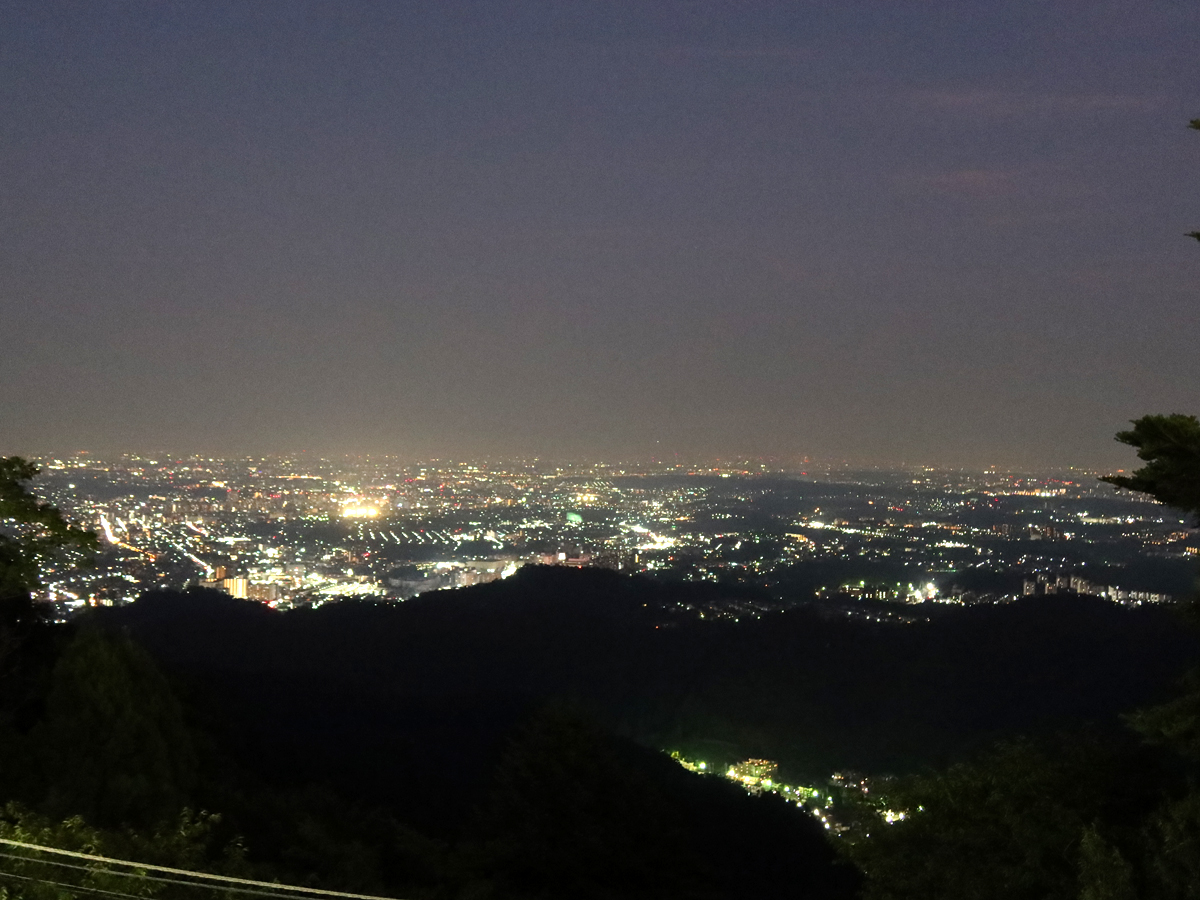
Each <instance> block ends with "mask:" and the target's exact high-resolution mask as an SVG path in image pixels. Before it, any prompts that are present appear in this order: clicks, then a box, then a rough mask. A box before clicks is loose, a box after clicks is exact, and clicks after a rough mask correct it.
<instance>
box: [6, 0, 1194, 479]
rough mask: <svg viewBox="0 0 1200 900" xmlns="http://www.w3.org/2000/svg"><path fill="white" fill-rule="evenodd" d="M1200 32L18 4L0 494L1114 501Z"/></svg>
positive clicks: (1181, 246)
mask: <svg viewBox="0 0 1200 900" xmlns="http://www.w3.org/2000/svg"><path fill="white" fill-rule="evenodd" d="M1197 35H1200V4H1196V3H1181V2H1170V3H1167V2H1161V3H1156V2H1147V0H1141V2H1128V3H1125V2H1055V3H1044V2H1028V3H1016V2H1004V0H988V2H946V3H932V2H929V3H925V2H914V3H896V2H880V3H855V2H846V3H825V4H817V3H811V4H809V3H796V2H786V3H784V2H781V3H759V2H752V0H736V2H728V3H704V2H687V3H658V2H652V0H637V2H628V3H616V2H614V3H604V2H595V3H582V2H581V3H572V2H565V0H558V2H544V3H491V2H472V3H461V4H460V3H454V2H448V0H438V2H430V3H419V4H418V3H412V4H409V3H400V2H387V3H369V2H357V3H345V2H337V3H333V2H331V3H306V2H298V0H288V2H277V3H269V2H255V3H251V2H242V3H221V2H214V0H205V2H202V3H199V2H187V3H172V2H112V3H106V2H99V0H81V2H72V3H66V2H55V0H36V2H32V0H31V2H25V3H17V2H0V88H2V90H0V336H2V352H0V383H2V384H3V392H2V393H0V453H16V452H19V453H40V452H46V451H51V450H55V451H57V450H71V449H77V448H87V449H91V450H93V451H94V452H105V451H113V450H126V449H128V450H135V451H148V450H172V451H174V452H189V451H201V452H211V453H243V452H244V453H250V452H254V453H259V452H289V451H296V450H308V451H311V452H318V453H334V452H392V453H398V454H405V455H409V454H413V455H443V456H444V455H451V456H467V455H473V454H484V453H487V454H505V453H526V454H532V453H540V454H551V455H555V454H558V455H563V454H567V455H584V456H590V457H601V458H603V457H612V456H617V455H620V456H626V457H647V456H649V455H651V454H658V455H667V454H669V453H673V452H680V453H684V454H717V455H728V454H740V453H772V454H796V453H799V454H809V455H812V456H819V457H850V458H852V459H856V460H862V461H873V462H881V463H886V462H899V461H908V462H927V463H948V464H967V465H983V464H988V463H996V464H1000V465H1014V466H1037V465H1050V464H1054V465H1058V464H1063V465H1069V464H1077V465H1093V464H1094V465H1102V466H1103V465H1113V464H1116V465H1120V464H1122V463H1125V462H1128V461H1130V456H1129V454H1128V452H1127V451H1125V450H1123V449H1122V448H1120V447H1119V446H1118V445H1116V444H1115V443H1113V442H1112V434H1113V433H1114V432H1115V431H1116V430H1118V429H1119V428H1121V427H1122V426H1123V424H1124V423H1125V421H1126V420H1128V419H1130V418H1132V417H1135V416H1138V415H1141V414H1143V413H1147V412H1172V411H1178V412H1189V413H1195V412H1200V245H1197V244H1196V242H1195V241H1189V240H1188V239H1187V238H1185V237H1183V234H1184V232H1187V231H1190V230H1193V229H1196V228H1200V133H1198V132H1195V131H1190V130H1189V129H1187V128H1186V123H1187V121H1188V120H1189V119H1191V118H1195V117H1197V116H1200V89H1198V88H1200V52H1197V49H1196V46H1197V44H1196V36H1197Z"/></svg>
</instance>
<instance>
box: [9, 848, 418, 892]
mask: <svg viewBox="0 0 1200 900" xmlns="http://www.w3.org/2000/svg"><path fill="white" fill-rule="evenodd" d="M0 844H8V845H9V846H10V847H20V848H22V849H24V850H40V851H41V852H43V853H54V854H58V855H59V856H70V857H73V858H75V859H86V860H89V861H91V862H103V863H110V864H112V865H117V866H128V867H130V868H133V869H145V870H146V871H149V872H164V873H166V874H168V875H187V876H189V877H191V878H209V879H212V880H213V881H223V882H226V883H228V884H246V885H250V886H251V887H263V888H271V889H273V890H275V891H281V890H283V891H296V892H299V893H302V894H316V895H317V896H320V897H345V898H347V900H396V898H394V897H380V896H378V895H375V894H347V893H344V892H342V891H325V890H321V889H320V888H310V887H301V886H300V885H297V884H277V883H275V882H271V881H254V880H253V879H250V878H234V877H232V876H229V875H213V874H211V873H209V872H194V871H191V870H190V869H173V868H171V867H170V866H155V865H151V864H150V863H141V862H133V861H132V860H128V859H113V858H112V857H109V856H95V855H93V854H91V853H79V852H77V851H75V850H60V849H59V848H57V847H43V846H42V845H40V844H28V843H25V842H23V841H14V840H11V839H9V838H0ZM197 886H198V887H202V886H204V885H197Z"/></svg>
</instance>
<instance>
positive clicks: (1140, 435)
mask: <svg viewBox="0 0 1200 900" xmlns="http://www.w3.org/2000/svg"><path fill="white" fill-rule="evenodd" d="M1117 440H1118V441H1120V442H1121V443H1123V444H1128V445H1129V446H1131V447H1133V448H1135V449H1136V450H1137V455H1138V459H1141V460H1144V461H1145V462H1146V465H1144V466H1142V467H1141V468H1140V469H1138V470H1137V471H1135V472H1134V473H1133V474H1132V475H1109V476H1107V477H1105V478H1102V479H1101V481H1106V482H1108V483H1109V484H1112V485H1116V486H1117V487H1120V488H1125V489H1127V490H1131V491H1141V492H1142V493H1144V494H1149V495H1150V496H1151V497H1153V498H1154V499H1155V500H1158V501H1160V502H1161V503H1165V504H1166V505H1167V506H1173V507H1175V508H1176V509H1179V510H1183V511H1184V512H1189V513H1192V514H1193V515H1197V516H1200V420H1197V419H1196V417H1195V416H1185V415H1181V414H1179V413H1173V414H1171V415H1152V416H1142V418H1140V419H1134V420H1133V428H1131V429H1129V430H1128V431H1120V432H1117Z"/></svg>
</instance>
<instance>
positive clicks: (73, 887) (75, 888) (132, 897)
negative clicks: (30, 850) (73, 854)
mask: <svg viewBox="0 0 1200 900" xmlns="http://www.w3.org/2000/svg"><path fill="white" fill-rule="evenodd" d="M0 878H15V879H17V880H18V881H32V882H33V883H34V884H49V885H53V886H54V887H60V888H66V889H67V890H69V891H72V892H79V893H87V894H97V895H103V896H106V897H125V898H128V900H146V898H145V897H139V896H138V895H137V894H123V893H121V892H120V891H106V890H104V889H103V888H94V887H80V886H79V885H77V884H67V883H65V882H62V881H49V880H47V879H45V878H33V877H31V876H29V875H14V874H13V873H12V872H0Z"/></svg>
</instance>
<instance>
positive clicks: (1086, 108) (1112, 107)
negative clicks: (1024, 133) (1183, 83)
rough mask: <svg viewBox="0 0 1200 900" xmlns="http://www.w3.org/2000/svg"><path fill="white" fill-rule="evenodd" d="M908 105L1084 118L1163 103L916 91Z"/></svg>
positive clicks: (1109, 96) (1110, 96)
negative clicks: (1080, 116)
mask: <svg viewBox="0 0 1200 900" xmlns="http://www.w3.org/2000/svg"><path fill="white" fill-rule="evenodd" d="M908 96H909V101H910V102H911V103H912V104H913V105H915V106H920V107H925V108H931V109H938V110H945V111H947V112H963V113H970V114H973V115H984V116H1031V115H1047V114H1052V115H1085V114H1094V113H1099V112H1136V113H1148V112H1153V111H1155V110H1156V109H1158V108H1159V107H1160V106H1161V104H1162V100H1161V98H1158V97H1153V96H1139V95H1137V94H1114V93H1082V94H1056V93H1038V92H1026V91H1011V90H975V89H968V90H956V89H942V90H918V91H912V92H910V93H909V95H908Z"/></svg>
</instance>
